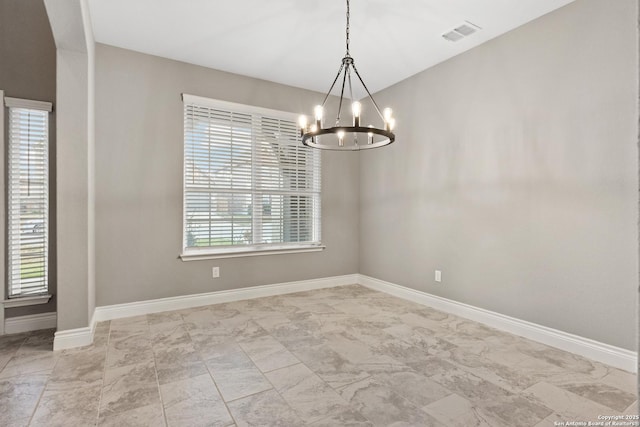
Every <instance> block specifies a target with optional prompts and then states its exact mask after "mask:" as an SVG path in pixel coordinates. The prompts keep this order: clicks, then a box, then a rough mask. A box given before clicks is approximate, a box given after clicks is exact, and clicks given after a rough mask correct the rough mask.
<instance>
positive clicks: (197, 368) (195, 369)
mask: <svg viewBox="0 0 640 427" xmlns="http://www.w3.org/2000/svg"><path fill="white" fill-rule="evenodd" d="M154 352H155V361H156V371H157V373H158V382H159V383H160V384H166V383H170V382H173V381H178V380H183V379H187V378H191V377H196V376H199V375H202V374H206V373H208V371H207V367H206V366H205V364H204V362H203V361H202V360H201V359H200V355H199V354H198V352H197V351H196V350H195V349H194V347H193V345H192V344H183V345H181V346H176V347H168V348H163V347H161V348H154Z"/></svg>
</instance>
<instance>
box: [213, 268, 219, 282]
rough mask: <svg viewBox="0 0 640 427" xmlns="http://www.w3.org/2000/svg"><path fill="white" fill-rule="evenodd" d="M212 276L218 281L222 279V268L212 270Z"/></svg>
mask: <svg viewBox="0 0 640 427" xmlns="http://www.w3.org/2000/svg"><path fill="white" fill-rule="evenodd" d="M211 275H212V276H213V278H214V279H217V278H218V277H220V267H213V268H212V269H211Z"/></svg>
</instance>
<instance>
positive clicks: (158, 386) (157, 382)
mask: <svg viewBox="0 0 640 427" xmlns="http://www.w3.org/2000/svg"><path fill="white" fill-rule="evenodd" d="M147 326H149V320H148V318H147ZM149 334H151V329H149ZM149 346H150V347H151V354H152V355H153V374H154V376H155V377H156V387H157V390H158V397H159V398H160V409H161V410H162V418H163V419H164V425H165V426H168V425H169V420H168V419H167V412H166V411H165V408H164V400H163V398H162V389H161V388H160V380H159V378H158V362H157V361H156V352H155V351H153V342H152V341H151V339H149Z"/></svg>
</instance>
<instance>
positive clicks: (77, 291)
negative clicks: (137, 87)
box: [45, 0, 95, 331]
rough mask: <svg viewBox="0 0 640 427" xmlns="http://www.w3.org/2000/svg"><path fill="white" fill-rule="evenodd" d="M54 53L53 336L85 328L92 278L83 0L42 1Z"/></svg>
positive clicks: (89, 78)
mask: <svg viewBox="0 0 640 427" xmlns="http://www.w3.org/2000/svg"><path fill="white" fill-rule="evenodd" d="M45 5H46V7H47V13H48V15H49V20H50V22H51V28H52V30H53V34H54V38H55V42H56V48H57V52H56V55H57V88H58V97H57V104H58V134H57V140H58V141H59V144H58V147H57V149H58V158H57V167H58V173H57V175H56V181H57V185H58V192H57V203H58V223H57V227H58V236H59V238H58V240H57V242H56V244H57V246H56V247H57V259H58V282H59V284H60V286H59V287H58V331H64V330H68V329H75V328H83V327H86V326H88V325H89V321H90V319H91V316H92V315H93V308H94V304H95V299H92V298H93V292H92V286H93V283H94V275H93V248H94V241H93V229H92V227H93V219H92V212H93V186H92V182H93V156H92V151H93V143H94V137H93V116H94V109H93V94H94V84H93V81H94V78H93V68H94V58H93V55H94V42H93V35H92V30H91V28H90V26H89V16H88V9H87V0H45Z"/></svg>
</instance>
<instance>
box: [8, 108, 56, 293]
mask: <svg viewBox="0 0 640 427" xmlns="http://www.w3.org/2000/svg"><path fill="white" fill-rule="evenodd" d="M5 103H6V105H7V107H9V146H8V150H7V154H8V155H7V160H8V168H7V170H8V185H7V202H8V203H7V210H8V212H7V220H8V230H7V246H8V247H7V254H8V255H7V259H8V268H7V275H8V296H9V298H14V297H21V296H32V295H38V294H46V293H47V292H48V283H49V281H48V272H49V269H48V261H49V112H50V111H51V104H50V103H47V102H39V101H29V100H21V99H15V98H5Z"/></svg>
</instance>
